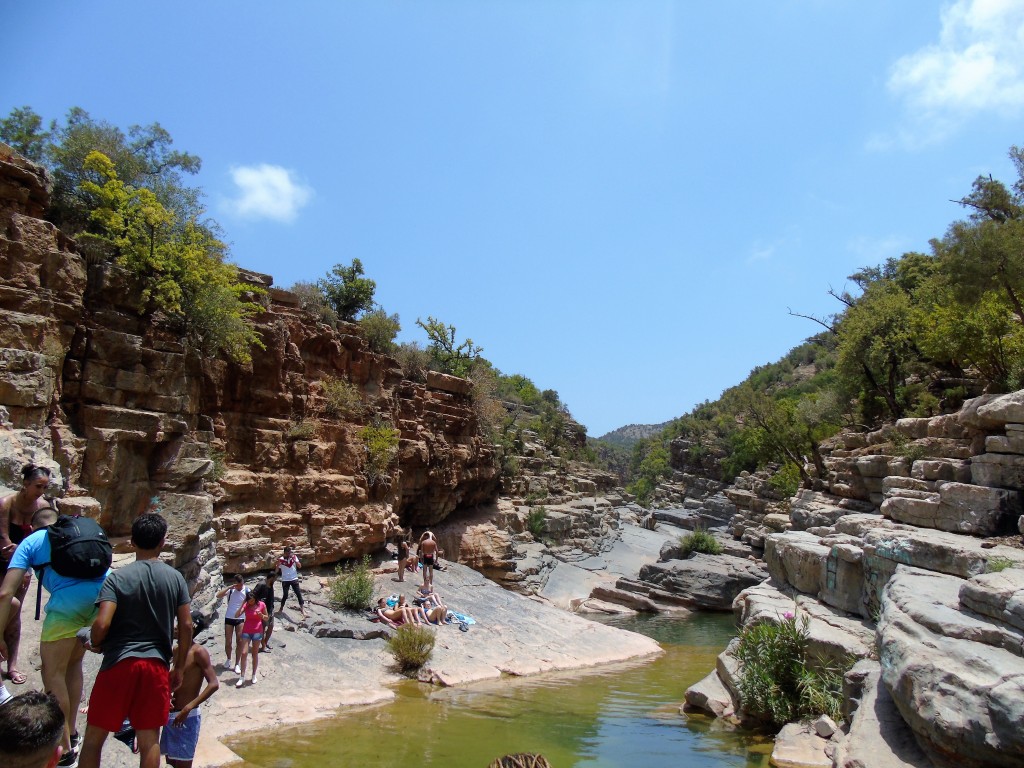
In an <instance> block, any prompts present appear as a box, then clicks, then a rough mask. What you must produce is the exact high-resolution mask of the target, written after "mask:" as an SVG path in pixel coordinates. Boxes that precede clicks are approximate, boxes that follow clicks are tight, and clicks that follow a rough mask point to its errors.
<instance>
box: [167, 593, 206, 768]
mask: <svg viewBox="0 0 1024 768" xmlns="http://www.w3.org/2000/svg"><path fill="white" fill-rule="evenodd" d="M192 626H193V627H194V629H195V632H194V634H199V632H201V631H202V630H203V629H204V628H205V627H206V621H205V620H204V619H203V617H202V614H200V613H198V612H194V613H193V614H192ZM174 652H175V653H177V652H178V648H177V647H176V648H175V649H174ZM204 683H205V685H204ZM219 688H220V681H219V680H218V679H217V671H216V670H215V669H214V668H213V663H212V662H211V661H210V654H209V652H208V651H207V650H206V649H205V648H203V646H201V645H199V643H197V642H195V641H193V642H192V647H191V648H189V650H188V655H187V656H186V657H185V667H184V668H183V669H182V674H181V685H180V686H179V687H178V688H177V689H175V690H174V692H173V693H172V694H171V713H170V714H169V715H168V716H167V724H166V725H164V729H163V731H162V732H161V734H160V754H162V755H166V756H167V764H168V765H170V766H171V767H172V768H192V760H193V759H194V758H195V754H196V745H197V744H198V743H199V727H200V725H201V722H202V721H201V718H200V714H199V706H200V705H201V704H202V703H203V702H204V701H206V700H207V699H208V698H210V697H211V696H213V694H214V693H216V692H217V690H218V689H219Z"/></svg>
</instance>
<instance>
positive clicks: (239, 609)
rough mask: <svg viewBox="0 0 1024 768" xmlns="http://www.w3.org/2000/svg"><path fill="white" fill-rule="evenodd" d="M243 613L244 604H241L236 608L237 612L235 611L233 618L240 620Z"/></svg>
mask: <svg viewBox="0 0 1024 768" xmlns="http://www.w3.org/2000/svg"><path fill="white" fill-rule="evenodd" d="M243 613H245V603H242V604H241V605H240V606H238V610H237V611H235V618H236V619H240V618H242V614H243Z"/></svg>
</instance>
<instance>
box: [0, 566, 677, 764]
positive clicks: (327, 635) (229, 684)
mask: <svg viewBox="0 0 1024 768" xmlns="http://www.w3.org/2000/svg"><path fill="white" fill-rule="evenodd" d="M130 559H131V558H130V557H125V556H122V557H121V558H119V562H118V563H117V564H118V565H120V564H124V563H126V562H130ZM410 576H411V575H410ZM328 578H329V577H328V576H326V575H306V576H305V577H304V578H303V581H302V588H303V592H304V594H306V595H307V598H308V599H307V605H308V607H309V609H310V611H309V613H310V615H309V618H306V619H303V618H302V617H301V615H300V613H299V611H298V606H297V605H294V603H291V604H290V605H289V607H288V608H287V609H286V610H285V615H284V616H279V617H278V618H277V620H276V628H275V631H274V635H273V638H272V640H271V646H272V648H273V650H272V652H271V653H269V654H261V656H260V666H259V673H260V682H259V684H258V685H256V686H252V685H249V684H246V686H245V687H243V688H241V689H236V688H235V687H234V683H235V681H236V680H237V679H238V676H237V675H235V674H234V672H232V671H231V670H230V669H226V668H225V667H224V666H223V661H224V642H223V637H224V635H223V631H222V624H221V619H220V618H219V617H218V618H217V620H216V622H217V623H215V624H214V626H213V627H211V628H210V629H207V630H205V631H204V632H203V633H202V634H201V635H200V636H199V638H198V639H199V641H200V642H201V643H202V644H203V646H204V647H205V648H207V650H208V651H209V652H210V656H211V659H213V661H214V663H215V664H216V665H217V672H218V678H219V679H220V681H221V688H220V690H219V691H218V692H217V693H216V694H215V695H214V696H213V697H212V698H211V699H210V701H209V702H208V703H207V704H206V705H204V706H203V709H202V713H203V714H202V716H203V730H202V737H201V739H200V744H199V751H198V752H197V755H196V761H195V765H196V768H204V767H212V766H220V765H226V764H230V763H232V762H235V761H237V760H238V756H237V755H235V754H234V753H233V752H232V751H231V750H230V749H229V748H228V747H227V746H225V744H224V740H225V739H227V738H229V737H233V736H236V735H238V734H240V733H243V732H246V731H253V730H258V729H264V728H267V727H274V726H276V725H281V724H288V725H294V724H297V723H302V722H310V721H313V720H317V719H322V718H329V717H331V716H332V715H334V714H336V713H337V712H338V710H339V708H342V707H352V706H364V705H376V704H384V703H387V702H389V701H391V700H392V699H393V698H394V697H395V692H394V690H393V686H394V685H395V684H396V683H398V682H401V681H402V680H405V679H407V678H406V677H404V676H403V675H401V674H399V673H398V672H397V671H396V670H395V669H394V666H393V660H392V658H391V656H390V654H388V652H387V649H386V646H385V643H386V639H385V638H386V637H387V636H388V634H389V632H390V631H391V630H388V629H387V628H386V627H383V626H382V625H380V624H377V623H373V622H370V621H368V620H367V619H366V618H365V616H364V615H363V614H357V613H355V612H335V611H333V610H331V609H330V607H329V606H328V604H327V594H326V582H327V581H328ZM374 579H375V582H376V588H375V593H374V594H375V596H376V595H389V594H392V593H394V594H406V595H408V596H410V597H411V596H412V595H413V594H414V592H415V589H416V587H417V584H418V582H417V581H416V580H415V579H414V578H410V579H407V580H406V581H405V582H403V583H399V582H398V581H397V580H396V579H395V573H394V566H393V565H392V564H390V563H385V564H383V565H382V567H380V568H378V569H377V570H376V571H375V572H374ZM435 583H436V588H437V591H438V593H439V594H440V595H441V596H442V597H443V598H444V599H445V600H446V602H448V603H449V605H451V606H452V607H453V608H455V609H456V610H459V611H460V612H461V613H465V614H468V615H470V616H472V617H473V618H475V619H476V621H477V623H476V624H474V625H472V626H471V627H470V628H469V631H467V632H461V631H459V629H458V627H457V626H454V625H452V626H444V627H438V628H436V630H435V631H436V633H437V644H436V646H435V649H434V654H433V657H432V659H431V660H430V661H429V662H428V664H427V665H426V666H425V667H424V668H423V669H422V670H421V672H420V675H419V679H421V680H423V681H424V682H430V683H433V684H436V685H444V686H465V685H470V684H472V683H475V682H480V681H487V680H496V679H500V678H506V677H521V676H528V675H538V674H543V673H547V672H559V671H569V670H577V669H583V668H590V667H596V666H599V665H604V664H611V663H615V662H622V661H628V660H631V659H640V658H643V657H649V656H654V655H657V654H659V653H661V649H660V647H659V646H658V644H657V643H656V642H655V641H653V640H651V639H649V638H647V637H644V636H642V635H637V634H634V633H632V632H627V631H624V630H620V629H615V628H613V627H608V626H604V625H602V624H598V623H596V622H593V621H589V620H587V619H585V618H582V617H579V616H575V615H573V614H571V613H568V612H567V611H565V610H562V609H560V608H557V607H553V606H552V605H550V604H549V603H547V602H546V601H542V600H533V599H530V598H527V597H524V596H521V595H517V594H514V593H512V592H509V591H507V590H505V589H502V588H501V587H500V586H498V585H497V584H494V583H493V582H491V581H489V580H487V579H486V578H484V577H483V576H481V575H480V574H478V573H476V572H475V571H473V570H471V569H469V568H466V567H465V566H461V565H457V564H450V565H448V566H447V568H446V570H445V571H444V572H442V573H439V574H437V577H436V582H435ZM27 610H28V609H26V615H25V617H24V618H25V619H26V621H25V630H24V632H23V649H24V650H23V652H22V668H23V670H24V671H25V672H26V673H27V674H28V675H29V682H28V683H27V684H26V685H25V686H13V685H12V686H10V688H11V689H12V690H13V692H14V693H19V692H21V691H22V690H28V689H30V688H40V687H41V686H42V682H41V679H40V676H39V669H38V668H39V658H38V632H39V624H41V622H39V623H37V622H34V621H32V620H31V616H30V615H28V613H27ZM98 667H99V657H97V656H94V655H93V654H89V655H88V656H87V658H86V670H85V677H86V701H87V700H88V694H89V692H90V691H91V686H92V681H93V680H94V679H95V674H96V671H97V669H98ZM84 724H85V716H84V715H81V716H80V717H79V727H80V728H84ZM103 764H104V766H112V767H113V768H131V767H132V766H136V765H138V758H137V757H136V756H135V755H132V754H130V753H129V752H128V750H127V749H125V748H124V747H123V746H122V745H121V744H119V743H117V742H115V741H113V740H110V741H108V744H107V746H106V749H105V750H104V760H103Z"/></svg>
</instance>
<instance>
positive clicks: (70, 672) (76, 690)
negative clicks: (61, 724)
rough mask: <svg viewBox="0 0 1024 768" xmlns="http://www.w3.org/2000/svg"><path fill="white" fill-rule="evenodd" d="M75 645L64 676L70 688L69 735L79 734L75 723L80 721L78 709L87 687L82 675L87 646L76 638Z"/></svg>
mask: <svg viewBox="0 0 1024 768" xmlns="http://www.w3.org/2000/svg"><path fill="white" fill-rule="evenodd" d="M74 640H75V644H74V645H73V646H72V649H71V658H70V659H69V660H68V666H67V672H66V673H65V675H64V682H65V684H66V685H67V687H68V701H69V702H70V709H69V710H68V712H70V713H71V719H70V720H69V721H68V727H69V728H70V729H71V730H70V732H69V733H71V734H75V733H78V729H77V728H76V727H75V721H76V720H77V719H78V708H79V707H80V706H81V705H82V689H83V688H84V687H85V680H84V679H83V674H82V661H83V660H84V658H85V646H83V645H82V644H81V643H80V642H78V638H77V637H76V638H74Z"/></svg>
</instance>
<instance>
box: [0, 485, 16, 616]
mask: <svg viewBox="0 0 1024 768" xmlns="http://www.w3.org/2000/svg"><path fill="white" fill-rule="evenodd" d="M16 495H17V494H12V495H10V496H8V497H7V498H5V499H4V500H3V501H0V557H3V558H4V560H10V559H11V555H13V554H14V550H15V549H17V546H16V545H15V544H14V542H13V541H11V539H10V537H8V535H7V530H8V528H9V527H10V522H11V504H12V503H13V500H14V497H15V496H16ZM4 626H7V625H6V624H0V627H4Z"/></svg>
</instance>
